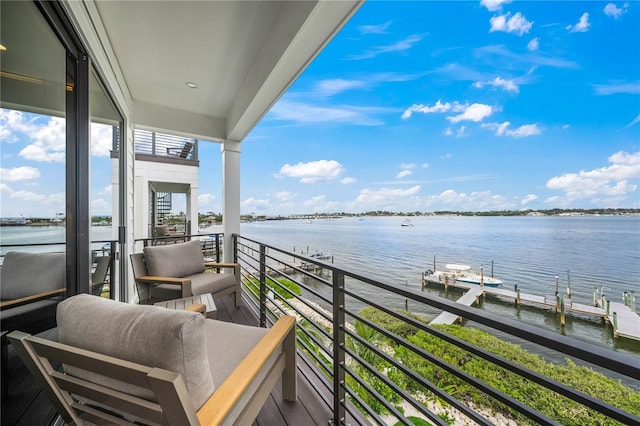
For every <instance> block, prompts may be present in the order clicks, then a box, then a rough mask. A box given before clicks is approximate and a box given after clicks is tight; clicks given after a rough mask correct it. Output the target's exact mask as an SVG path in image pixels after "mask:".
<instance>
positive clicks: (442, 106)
mask: <svg viewBox="0 0 640 426" xmlns="http://www.w3.org/2000/svg"><path fill="white" fill-rule="evenodd" d="M450 109H451V104H450V103H449V102H445V103H442V100H441V99H438V100H437V101H436V103H435V105H433V106H432V107H430V106H425V105H423V104H413V105H411V106H410V107H409V108H407V109H406V110H405V112H404V113H402V119H403V120H406V119H407V118H409V117H411V115H412V114H413V113H414V112H421V113H423V114H430V113H432V112H447V111H449V110H450Z"/></svg>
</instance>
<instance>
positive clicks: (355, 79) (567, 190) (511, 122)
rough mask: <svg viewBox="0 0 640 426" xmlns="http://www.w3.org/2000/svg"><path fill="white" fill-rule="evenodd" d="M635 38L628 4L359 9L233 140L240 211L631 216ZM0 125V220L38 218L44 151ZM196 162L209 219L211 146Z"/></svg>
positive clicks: (214, 154)
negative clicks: (618, 211) (614, 211)
mask: <svg viewBox="0 0 640 426" xmlns="http://www.w3.org/2000/svg"><path fill="white" fill-rule="evenodd" d="M639 23H640V3H638V2H612V3H610V2H599V1H586V2H581V1H565V2H539V1H530V2H518V1H514V2H504V1H502V2H501V1H495V0H494V1H482V2H478V1H475V2H471V1H468V2H467V1H450V2H432V1H424V2H418V1H412V2H383V1H369V2H367V3H365V4H364V6H363V7H362V8H361V9H360V10H359V11H358V12H357V14H356V15H355V16H354V17H353V18H352V19H351V21H350V22H349V23H347V25H346V26H345V27H344V28H343V29H342V31H341V32H340V33H339V34H338V35H337V36H336V37H335V38H334V40H333V41H332V42H331V43H330V44H329V45H328V46H327V47H326V48H325V49H324V51H323V52H321V54H320V55H319V56H318V57H317V58H316V60H315V61H314V62H313V63H312V64H311V65H310V66H309V68H308V69H307V70H306V71H305V72H304V73H303V74H302V75H301V76H300V77H299V78H298V80H297V81H296V82H295V83H294V84H293V85H292V86H291V87H290V89H289V90H288V91H287V93H286V94H285V95H284V96H283V97H282V98H281V99H280V100H279V101H278V102H277V103H276V105H274V107H273V108H272V110H271V111H270V112H269V113H268V114H267V115H266V116H265V117H264V119H263V120H262V122H261V123H259V124H258V126H256V128H255V129H254V130H253V131H252V132H251V133H250V135H249V136H248V137H247V138H246V139H245V140H244V142H243V146H242V159H241V167H242V182H241V191H242V193H241V200H242V201H241V202H242V206H241V211H242V213H255V214H256V215H260V214H266V215H276V214H282V215H287V214H292V213H314V212H342V211H346V212H364V211H370V210H393V211H424V212H429V211H437V210H465V211H466V210H472V211H476V210H478V211H486V210H502V209H514V210H518V209H528V208H532V209H549V208H556V207H557V208H595V207H634V208H639V207H640V195H639V191H638V185H639V184H640V25H639ZM8 115H9V113H8V112H7V111H2V115H1V116H0V119H1V120H2V122H1V124H2V129H1V131H2V139H3V144H2V149H3V152H2V169H3V170H2V216H15V215H16V214H17V215H19V214H24V215H25V216H29V215H37V212H38V211H48V210H45V209H44V208H43V207H38V205H34V203H33V202H32V201H29V199H33V198H37V197H38V196H42V197H45V198H41V199H40V206H43V205H45V204H46V205H47V206H48V205H49V204H51V205H52V208H53V206H54V205H55V203H56V200H55V194H59V193H63V190H64V188H63V186H62V187H60V186H59V188H58V189H56V188H55V187H49V186H47V185H50V184H51V183H53V182H54V181H55V179H52V178H51V177H48V176H51V175H50V173H55V172H53V171H50V170H49V169H54V168H55V165H56V163H55V162H54V161H50V162H47V161H35V160H33V159H30V160H27V159H26V157H25V154H24V152H23V150H25V149H26V148H28V147H29V146H31V145H34V146H35V148H38V144H39V145H40V147H41V148H42V146H43V145H44V144H45V141H46V140H47V139H46V138H47V137H53V136H52V135H50V134H44V135H41V136H40V137H41V139H37V138H36V137H35V136H34V135H35V133H33V132H32V133H31V136H30V138H31V139H30V140H29V138H27V137H23V138H21V140H22V142H17V141H14V143H11V144H5V143H4V142H5V140H8V138H9V136H7V134H11V135H13V137H14V139H20V138H16V137H15V135H16V133H15V132H14V133H10V131H11V130H13V129H20V127H17V126H18V125H19V124H20V123H16V121H19V120H16V119H15V117H14V119H13V122H12V123H13V124H11V125H9V124H8V123H9V122H10V121H9V118H8ZM24 122H28V119H27V118H25V117H22V125H24ZM43 126H44V125H43ZM50 127H51V126H49V125H48V126H46V128H47V129H49V128H50ZM43 128H45V127H43ZM98 131H99V130H96V132H98ZM34 138H35V139H34ZM98 139H99V138H98ZM94 146H96V148H94V152H95V153H96V154H97V155H96V156H95V157H94V165H96V166H97V165H100V164H103V163H102V162H105V164H107V166H104V167H103V166H100V167H99V170H96V171H95V172H94V174H93V176H92V179H93V183H92V187H93V188H95V190H94V193H93V194H92V197H93V202H94V213H96V214H99V213H100V211H99V210H100V209H109V204H110V194H109V190H110V189H109V183H110V172H111V169H110V167H109V166H108V157H105V156H100V155H103V154H99V153H100V152H102V151H101V149H100V148H98V147H99V146H100V143H99V142H98V141H94ZM35 148H33V149H32V151H33V152H34V153H37V151H38V150H37V149H35ZM62 148H64V147H62ZM46 152H47V153H49V154H53V153H56V152H57V153H59V151H55V150H54V149H53V148H51V147H49V146H47V151H46ZM98 154H99V155H98ZM199 154H200V159H201V165H205V164H206V165H207V166H206V167H204V166H201V168H200V173H201V178H200V211H203V212H206V211H215V212H219V211H220V210H221V204H222V200H221V192H222V191H221V175H220V174H221V170H220V167H221V166H220V149H219V146H218V145H217V144H213V143H211V144H204V143H203V144H201V148H200V151H199ZM33 155H35V154H33ZM30 158H35V157H33V156H32V157H30ZM43 158H46V156H43ZM58 165H59V164H58ZM211 165H213V166H212V167H211ZM18 167H32V168H36V169H38V171H39V176H38V177H34V176H33V175H34V174H35V173H34V172H33V171H31V172H29V170H24V169H23V170H22V171H16V169H17V168H18ZM94 168H96V169H98V167H94ZM29 173H31V177H28V176H29ZM60 173H62V174H60V175H59V176H63V172H60ZM25 176H27V178H25ZM45 177H46V178H45ZM60 188H61V189H60ZM8 203H10V204H11V205H12V207H9V206H7V204H8ZM15 203H19V204H18V205H19V207H20V208H21V209H22V210H24V211H21V212H20V213H17V210H15V205H16V204H15ZM179 204H180V202H178V204H177V205H176V208H177V209H180V208H181V206H180V205H179ZM62 205H63V204H62ZM33 207H35V210H34V209H33ZM60 208H62V207H60ZM54 211H55V209H54Z"/></svg>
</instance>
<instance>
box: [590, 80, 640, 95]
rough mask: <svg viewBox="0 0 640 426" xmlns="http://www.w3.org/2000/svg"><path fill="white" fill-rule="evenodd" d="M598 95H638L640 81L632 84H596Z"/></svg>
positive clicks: (595, 88) (639, 92) (594, 86)
mask: <svg viewBox="0 0 640 426" xmlns="http://www.w3.org/2000/svg"><path fill="white" fill-rule="evenodd" d="M593 88H594V90H595V91H596V94H598V95H615V94H619V93H623V94H631V95H637V94H640V81H634V82H631V83H613V84H594V85H593Z"/></svg>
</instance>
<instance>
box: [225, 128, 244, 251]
mask: <svg viewBox="0 0 640 426" xmlns="http://www.w3.org/2000/svg"><path fill="white" fill-rule="evenodd" d="M241 145H242V143H241V142H240V141H235V140H230V139H228V140H225V141H224V142H223V143H222V145H221V148H220V149H221V152H222V230H223V232H224V246H223V248H224V261H225V262H233V238H232V236H233V234H239V233H240V149H241Z"/></svg>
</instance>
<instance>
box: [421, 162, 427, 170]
mask: <svg viewBox="0 0 640 426" xmlns="http://www.w3.org/2000/svg"><path fill="white" fill-rule="evenodd" d="M420 167H422V168H423V169H428V168H429V163H422V165H420Z"/></svg>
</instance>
